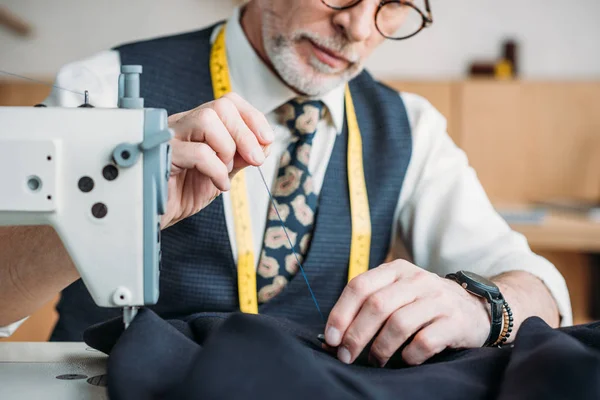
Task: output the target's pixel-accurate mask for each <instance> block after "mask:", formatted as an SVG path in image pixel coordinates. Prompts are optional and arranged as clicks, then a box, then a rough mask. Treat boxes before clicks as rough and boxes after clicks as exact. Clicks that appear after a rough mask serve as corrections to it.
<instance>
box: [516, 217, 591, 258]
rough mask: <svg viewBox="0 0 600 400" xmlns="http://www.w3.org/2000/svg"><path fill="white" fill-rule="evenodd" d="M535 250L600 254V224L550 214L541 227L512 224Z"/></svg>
mask: <svg viewBox="0 0 600 400" xmlns="http://www.w3.org/2000/svg"><path fill="white" fill-rule="evenodd" d="M511 227H512V228H513V229H514V230H516V231H517V232H520V233H522V234H523V235H525V236H526V237H527V240H528V241H529V245H530V246H531V247H532V248H534V249H535V250H553V251H579V252H600V222H593V221H590V220H588V219H587V218H584V217H582V216H579V215H574V214H568V213H564V214H563V213H550V214H548V215H547V216H546V218H545V220H544V222H543V223H542V224H540V225H529V224H511Z"/></svg>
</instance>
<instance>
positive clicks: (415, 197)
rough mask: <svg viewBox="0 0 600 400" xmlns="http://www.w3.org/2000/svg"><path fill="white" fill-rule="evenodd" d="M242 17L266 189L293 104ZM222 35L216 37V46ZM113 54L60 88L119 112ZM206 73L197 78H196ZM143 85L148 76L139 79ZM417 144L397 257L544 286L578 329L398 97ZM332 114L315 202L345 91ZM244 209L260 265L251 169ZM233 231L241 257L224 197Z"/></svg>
mask: <svg viewBox="0 0 600 400" xmlns="http://www.w3.org/2000/svg"><path fill="white" fill-rule="evenodd" d="M239 17H240V12H239V9H238V10H236V11H235V12H234V14H233V15H232V17H231V18H230V19H229V21H228V23H227V25H226V41H227V59H228V62H229V67H230V74H231V83H232V89H233V91H234V92H236V93H238V94H239V95H241V96H242V97H243V98H245V99H246V100H247V101H248V102H250V103H251V104H252V105H253V106H254V107H255V108H256V109H258V110H259V111H260V112H262V113H263V114H265V115H266V117H267V119H268V121H269V123H270V124H271V126H272V127H273V129H274V132H275V141H274V143H273V144H272V146H271V155H270V157H268V158H267V160H266V161H265V163H264V165H263V166H262V167H261V168H262V170H263V173H264V175H265V178H266V179H267V182H269V183H272V182H273V181H274V179H275V178H276V175H277V169H278V164H279V159H280V156H281V154H282V153H283V152H284V151H285V149H286V148H287V146H288V144H289V143H290V140H291V137H292V136H291V132H290V131H289V130H288V128H287V127H286V126H284V125H282V124H280V123H279V121H278V118H277V116H276V113H275V110H276V109H277V108H278V107H279V106H281V105H283V104H284V103H286V102H288V101H289V100H291V99H293V98H294V97H296V96H297V94H296V93H294V92H293V91H292V90H291V89H290V88H288V87H287V86H286V85H285V84H283V82H282V81H281V80H280V79H279V78H278V77H277V76H276V75H275V74H274V73H273V72H272V71H271V70H270V69H269V68H268V67H267V66H266V65H265V64H264V63H263V61H262V60H261V59H260V58H259V57H258V55H257V54H256V53H255V51H254V49H253V48H252V46H251V45H250V43H249V41H248V40H247V38H246V36H245V34H244V31H243V29H242V27H241V24H240V22H239ZM220 29H222V27H221V26H220V27H217V28H216V29H215V31H214V32H213V37H212V39H213V40H214V39H215V38H216V35H217V33H218V32H219V30H220ZM120 65H121V63H120V58H119V53H118V52H117V51H104V52H101V53H98V54H96V55H94V56H92V57H90V58H88V59H84V60H81V61H78V62H74V63H72V64H68V65H66V66H64V67H63V68H62V69H61V71H60V72H59V74H58V76H57V78H56V85H57V86H60V87H62V88H67V89H70V90H75V91H79V92H83V91H84V90H88V91H89V93H90V102H91V103H92V104H93V105H94V106H96V107H116V106H117V97H118V95H117V82H118V76H119V73H120ZM199 73H200V71H199ZM141 81H142V84H143V81H144V75H143V74H142V76H141ZM399 96H400V97H401V98H402V100H403V101H404V104H405V106H406V110H407V112H408V117H409V122H410V126H411V130H412V136H413V149H412V158H411V160H410V164H409V166H408V170H407V173H406V177H405V180H404V184H403V187H402V191H401V194H400V197H399V199H398V205H397V208H396V212H395V216H394V222H393V227H392V237H391V243H390V245H391V247H390V248H391V254H392V256H393V257H394V258H404V259H408V260H409V261H411V262H413V263H414V264H416V265H418V266H419V267H422V268H424V269H426V270H428V271H431V272H434V273H436V274H438V275H440V276H444V275H446V274H448V273H451V272H456V271H458V270H470V271H473V272H475V273H478V274H480V275H482V276H486V277H492V276H495V275H498V274H501V273H504V272H507V271H513V270H522V271H527V272H530V273H532V274H533V275H535V276H537V277H539V278H540V279H541V280H542V281H543V282H544V283H545V284H546V285H547V287H548V289H549V290H550V292H551V293H552V295H553V296H554V298H555V300H556V302H557V303H558V308H559V311H560V314H561V316H562V321H561V324H562V325H563V326H565V325H571V324H572V313H571V304H570V299H569V293H568V291H567V286H566V284H565V281H564V279H563V277H562V276H561V274H560V273H559V272H558V271H557V269H556V268H555V267H554V266H553V265H552V264H551V263H550V262H548V261H547V260H546V259H544V258H542V257H540V256H538V255H536V254H534V253H533V252H532V251H531V250H530V248H529V246H528V244H527V241H526V239H525V238H524V237H523V236H522V235H521V234H519V233H517V232H515V231H513V230H511V229H510V227H509V226H508V224H507V223H506V222H505V221H504V220H503V219H502V218H501V217H500V216H499V215H498V214H497V213H496V211H495V210H494V208H493V207H492V205H491V204H490V201H489V200H488V198H487V196H486V194H485V192H484V190H483V188H482V187H481V185H480V183H479V181H478V179H477V176H476V174H475V171H474V170H473V169H472V168H471V167H470V166H469V164H468V160H467V158H466V156H465V154H464V152H463V151H462V150H460V149H459V148H458V147H457V146H456V145H455V144H454V143H453V142H452V140H451V138H450V137H449V135H448V134H447V132H446V120H445V118H444V117H443V116H442V115H441V114H440V113H439V112H438V111H437V110H436V109H435V108H434V107H433V106H432V105H431V104H430V103H429V102H428V101H427V100H425V99H424V98H422V97H420V96H417V95H415V94H409V93H401V94H399ZM321 100H322V101H323V102H324V103H325V105H326V107H327V109H328V111H329V112H328V113H327V118H325V119H323V120H322V121H321V122H320V124H319V126H318V129H317V134H316V136H315V138H314V142H313V146H312V150H311V156H310V165H309V170H310V172H311V174H312V175H313V179H314V187H315V192H316V193H317V194H318V193H319V192H320V189H321V186H322V184H323V180H324V176H325V171H326V169H327V165H328V162H329V158H330V155H331V152H332V149H333V145H334V142H335V138H336V135H338V134H340V133H341V130H342V127H343V124H344V118H345V112H344V107H345V106H344V87H343V86H341V87H338V88H336V89H334V90H332V91H331V92H329V93H328V94H326V95H325V96H323V97H322V98H321ZM81 103H82V98H81V96H79V95H76V94H73V93H72V92H69V91H64V90H59V89H54V90H53V91H52V93H51V94H50V96H49V97H48V98H47V99H46V101H45V104H46V105H48V106H49V107H52V106H60V107H77V106H79V105H80V104H81ZM246 179H247V186H248V190H249V193H248V200H249V206H250V209H251V210H254V212H253V214H252V221H251V222H252V233H253V239H254V243H253V244H254V249H255V253H254V254H255V258H256V259H255V263H256V264H258V258H259V255H260V252H261V249H262V238H263V234H264V229H265V224H266V217H267V211H268V208H269V196H268V193H267V190H266V188H265V186H264V184H263V182H262V179H261V177H260V174H259V171H258V169H256V168H253V167H252V168H247V169H246ZM223 200H224V206H225V207H224V208H225V210H224V211H225V217H226V221H227V229H228V233H229V238H230V242H231V247H232V250H233V255H234V258H236V259H237V257H236V255H237V254H236V241H235V232H234V224H233V214H232V208H231V199H230V195H229V193H224V194H223ZM21 322H22V321H20V322H18V323H16V324H13V325H11V326H9V327H5V328H0V336H7V335H10V334H11V333H12V332H13V331H14V330H15V329H16V328H17V327H18V326H19V324H20V323H21Z"/></svg>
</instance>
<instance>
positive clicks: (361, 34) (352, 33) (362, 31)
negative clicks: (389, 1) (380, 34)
mask: <svg viewBox="0 0 600 400" xmlns="http://www.w3.org/2000/svg"><path fill="white" fill-rule="evenodd" d="M378 4H379V1H374V0H363V1H361V2H360V3H358V4H357V5H356V6H354V7H352V8H349V9H347V10H343V11H338V12H336V14H335V16H334V17H333V23H334V24H335V25H336V27H337V28H338V29H339V30H341V31H343V33H344V34H345V35H346V37H347V38H348V39H349V40H350V41H352V42H363V41H365V40H367V39H368V38H369V37H370V36H371V34H372V33H373V30H374V29H375V12H376V11H377V6H378Z"/></svg>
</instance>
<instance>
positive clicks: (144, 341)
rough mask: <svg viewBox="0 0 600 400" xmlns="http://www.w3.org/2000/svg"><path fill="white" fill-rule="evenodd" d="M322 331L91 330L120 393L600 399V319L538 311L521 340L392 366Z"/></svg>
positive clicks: (231, 320)
mask: <svg viewBox="0 0 600 400" xmlns="http://www.w3.org/2000/svg"><path fill="white" fill-rule="evenodd" d="M316 334H317V331H311V330H310V329H307V328H306V327H304V326H302V325H299V324H296V323H293V322H290V321H287V320H285V319H281V318H277V319H276V318H271V317H268V316H264V315H258V316H257V315H248V314H240V313H233V314H231V315H226V314H220V315H219V314H204V315H195V316H192V317H190V318H188V319H187V320H186V321H182V320H170V321H165V320H163V319H161V318H159V317H158V316H157V315H156V314H154V313H153V312H152V311H150V310H142V312H141V313H140V314H139V315H138V316H137V317H136V318H135V319H134V321H133V323H132V324H131V326H130V327H129V328H128V329H127V330H126V331H125V332H123V324H122V322H121V320H120V319H117V320H114V321H111V322H108V323H105V324H102V325H99V326H95V327H93V328H91V329H89V330H88V331H86V333H85V341H86V343H87V344H88V345H90V346H91V347H94V348H96V349H98V350H100V351H103V352H105V353H107V354H109V358H108V365H107V374H108V379H107V381H108V394H109V396H110V398H111V399H112V400H120V399H178V400H185V399H223V400H227V399H246V398H250V399H292V400H293V399H319V400H328V399H377V400H388V399H390V400H391V399H412V400H425V399H427V400H429V399H436V400H458V399H460V400H462V399H470V400H480V399H499V400H520V399H523V400H547V399H578V400H588V399H590V400H591V399H599V398H600V379H598V377H600V323H598V322H596V323H593V324H588V325H582V326H576V327H571V328H566V329H560V330H553V329H550V327H548V325H546V324H545V323H544V322H543V321H542V320H541V319H539V318H530V319H528V320H526V321H525V322H524V323H523V325H522V326H521V328H520V330H519V332H518V333H517V335H516V338H515V343H514V347H512V346H505V347H503V348H489V347H488V348H479V349H469V350H462V351H447V352H444V353H442V354H440V355H438V356H436V357H434V358H432V359H431V360H429V361H428V362H426V363H425V364H423V365H421V366H418V367H407V365H406V364H405V363H404V362H403V361H402V358H401V354H400V353H397V354H396V355H394V357H393V358H392V360H391V362H390V363H389V366H388V367H386V368H385V369H380V368H374V367H370V366H369V365H367V364H365V363H364V359H365V358H363V360H361V361H359V362H357V363H355V364H353V365H345V364H342V363H341V362H340V361H338V360H337V359H336V358H335V357H334V356H332V355H331V354H330V353H328V352H326V351H324V350H322V349H321V347H320V344H319V342H318V341H317V340H316V339H315V338H316Z"/></svg>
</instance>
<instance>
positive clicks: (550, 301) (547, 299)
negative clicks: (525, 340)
mask: <svg viewBox="0 0 600 400" xmlns="http://www.w3.org/2000/svg"><path fill="white" fill-rule="evenodd" d="M492 280H493V281H494V283H496V285H498V287H499V288H500V291H501V292H502V295H503V296H504V298H505V299H506V301H507V302H508V304H509V306H510V308H511V309H512V312H513V317H514V328H513V334H512V335H511V337H510V338H509V340H508V341H509V342H510V341H512V340H514V338H515V334H516V332H517V331H518V330H519V327H520V326H521V323H523V321H525V320H526V319H527V318H529V317H533V316H537V317H540V318H541V319H543V320H544V321H545V322H546V323H547V324H548V325H550V326H551V327H553V328H557V327H558V326H559V324H560V315H559V312H558V306H557V304H556V301H555V300H554V297H553V296H552V295H551V294H550V291H549V290H548V288H547V287H546V285H545V284H544V283H543V282H542V281H541V280H540V279H539V278H537V277H536V276H534V275H532V274H530V273H528V272H524V271H511V272H507V273H505V274H501V275H498V276H497V277H495V278H493V279H492Z"/></svg>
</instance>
